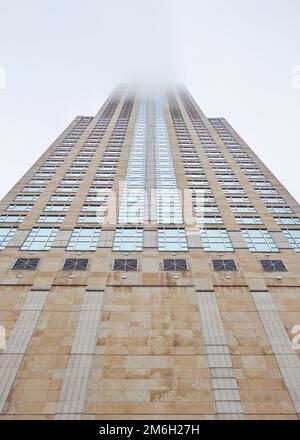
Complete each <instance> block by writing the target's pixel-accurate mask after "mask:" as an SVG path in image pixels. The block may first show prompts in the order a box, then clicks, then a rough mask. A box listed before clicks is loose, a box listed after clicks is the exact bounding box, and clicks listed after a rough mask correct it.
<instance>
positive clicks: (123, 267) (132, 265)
mask: <svg viewBox="0 0 300 440" xmlns="http://www.w3.org/2000/svg"><path fill="white" fill-rule="evenodd" d="M113 270H115V271H119V272H134V271H136V270H137V260H115V261H114V268H113Z"/></svg>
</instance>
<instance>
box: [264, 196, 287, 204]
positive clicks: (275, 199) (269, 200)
mask: <svg viewBox="0 0 300 440" xmlns="http://www.w3.org/2000/svg"><path fill="white" fill-rule="evenodd" d="M260 200H261V201H262V202H263V203H286V201H285V200H284V199H283V198H282V197H261V198H260Z"/></svg>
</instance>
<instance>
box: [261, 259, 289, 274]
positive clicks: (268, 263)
mask: <svg viewBox="0 0 300 440" xmlns="http://www.w3.org/2000/svg"><path fill="white" fill-rule="evenodd" d="M260 264H261V267H262V269H263V271H264V272H288V270H287V268H286V266H285V264H284V262H283V261H282V260H260Z"/></svg>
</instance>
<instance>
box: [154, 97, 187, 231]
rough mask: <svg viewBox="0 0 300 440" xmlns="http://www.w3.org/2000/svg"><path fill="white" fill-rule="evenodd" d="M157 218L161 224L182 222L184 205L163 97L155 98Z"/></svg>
mask: <svg viewBox="0 0 300 440" xmlns="http://www.w3.org/2000/svg"><path fill="white" fill-rule="evenodd" d="M155 111H156V121H155V131H156V133H155V140H156V184H157V218H158V223H159V224H182V223H183V218H182V207H181V201H180V197H179V193H178V188H177V181H176V174H175V170H174V162H173V158H172V152H171V147H170V142H169V136H168V130H167V124H166V121H165V118H164V111H163V106H162V101H161V98H159V97H157V98H156V100H155Z"/></svg>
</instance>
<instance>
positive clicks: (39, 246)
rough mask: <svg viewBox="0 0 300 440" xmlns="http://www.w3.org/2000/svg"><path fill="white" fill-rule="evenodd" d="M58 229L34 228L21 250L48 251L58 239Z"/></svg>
mask: <svg viewBox="0 0 300 440" xmlns="http://www.w3.org/2000/svg"><path fill="white" fill-rule="evenodd" d="M58 231H59V229H58V228H33V229H32V231H31V232H30V233H29V234H28V237H27V238H26V240H25V242H24V243H23V246H22V247H21V249H22V250H23V251H28V250H32V251H48V250H49V249H51V246H52V244H53V242H54V240H55V238H56V235H57V233H58Z"/></svg>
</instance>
